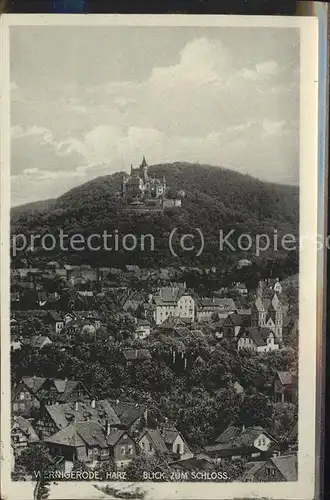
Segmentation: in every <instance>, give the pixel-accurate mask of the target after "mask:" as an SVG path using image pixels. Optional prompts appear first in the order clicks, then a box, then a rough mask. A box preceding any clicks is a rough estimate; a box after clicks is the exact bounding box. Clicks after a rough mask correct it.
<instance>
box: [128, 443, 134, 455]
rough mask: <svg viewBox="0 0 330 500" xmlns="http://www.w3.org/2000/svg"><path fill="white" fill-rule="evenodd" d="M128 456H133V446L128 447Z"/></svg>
mask: <svg viewBox="0 0 330 500" xmlns="http://www.w3.org/2000/svg"><path fill="white" fill-rule="evenodd" d="M128 454H129V455H133V446H131V445H130V446H129V447H128Z"/></svg>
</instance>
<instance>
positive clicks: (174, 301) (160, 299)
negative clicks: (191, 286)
mask: <svg viewBox="0 0 330 500" xmlns="http://www.w3.org/2000/svg"><path fill="white" fill-rule="evenodd" d="M152 304H153V317H154V320H155V323H156V325H161V324H162V323H163V322H164V321H165V320H167V319H169V318H171V317H172V318H174V317H176V318H187V319H190V320H191V321H194V320H195V300H194V298H193V297H192V295H191V294H190V293H189V292H188V291H186V290H185V288H184V287H180V286H179V287H162V288H160V289H159V290H158V293H157V294H156V295H154V296H153V297H152Z"/></svg>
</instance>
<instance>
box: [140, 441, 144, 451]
mask: <svg viewBox="0 0 330 500" xmlns="http://www.w3.org/2000/svg"><path fill="white" fill-rule="evenodd" d="M140 445H141V448H142V449H143V450H144V442H143V441H141V443H140Z"/></svg>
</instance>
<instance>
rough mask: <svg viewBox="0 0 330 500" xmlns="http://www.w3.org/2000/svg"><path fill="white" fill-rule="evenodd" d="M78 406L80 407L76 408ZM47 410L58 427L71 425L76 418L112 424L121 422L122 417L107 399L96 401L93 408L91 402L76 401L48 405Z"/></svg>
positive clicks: (77, 419)
mask: <svg viewBox="0 0 330 500" xmlns="http://www.w3.org/2000/svg"><path fill="white" fill-rule="evenodd" d="M76 408H78V409H77V410H76ZM46 411H47V412H48V413H49V415H50V417H51V419H52V420H53V421H54V423H55V425H56V426H57V428H58V429H61V428H63V427H66V426H67V425H69V423H70V421H71V420H72V419H73V418H74V419H75V420H76V421H81V422H82V421H84V419H85V418H88V419H89V420H93V421H95V422H99V423H103V422H104V421H105V420H107V421H109V423H110V424H113V425H116V424H119V423H120V419H119V418H118V416H117V414H116V413H115V411H114V409H113V408H112V405H111V404H110V402H109V401H107V400H102V401H96V402H95V408H92V405H91V403H90V402H79V403H78V404H77V405H76V403H74V402H70V403H62V404H54V405H48V406H46Z"/></svg>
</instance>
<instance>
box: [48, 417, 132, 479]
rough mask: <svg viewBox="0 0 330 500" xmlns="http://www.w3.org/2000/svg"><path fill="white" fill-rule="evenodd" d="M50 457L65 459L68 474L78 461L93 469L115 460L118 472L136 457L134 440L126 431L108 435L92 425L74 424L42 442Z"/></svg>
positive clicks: (102, 428)
mask: <svg viewBox="0 0 330 500" xmlns="http://www.w3.org/2000/svg"><path fill="white" fill-rule="evenodd" d="M44 442H45V444H46V445H47V446H48V448H49V450H50V453H51V454H52V455H54V456H57V457H58V456H61V457H63V458H64V462H65V469H66V470H70V469H71V468H72V465H73V462H74V461H76V460H79V461H81V462H85V463H86V464H88V465H91V466H94V465H95V464H96V463H99V462H101V463H102V462H107V461H109V460H110V458H112V459H114V460H115V462H116V465H117V467H118V468H120V469H123V468H125V467H126V466H127V465H128V464H129V462H130V461H131V460H132V459H133V458H134V457H135V455H136V445H135V442H134V440H133V439H132V438H131V437H130V436H129V434H128V433H127V432H126V431H118V430H116V431H113V432H112V431H111V427H109V426H102V425H101V424H100V423H99V422H95V421H92V420H90V421H81V422H73V423H71V424H69V425H68V426H67V427H65V428H63V429H61V430H60V431H58V432H57V433H55V434H53V435H52V436H49V437H47V438H46V439H45V440H44Z"/></svg>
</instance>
